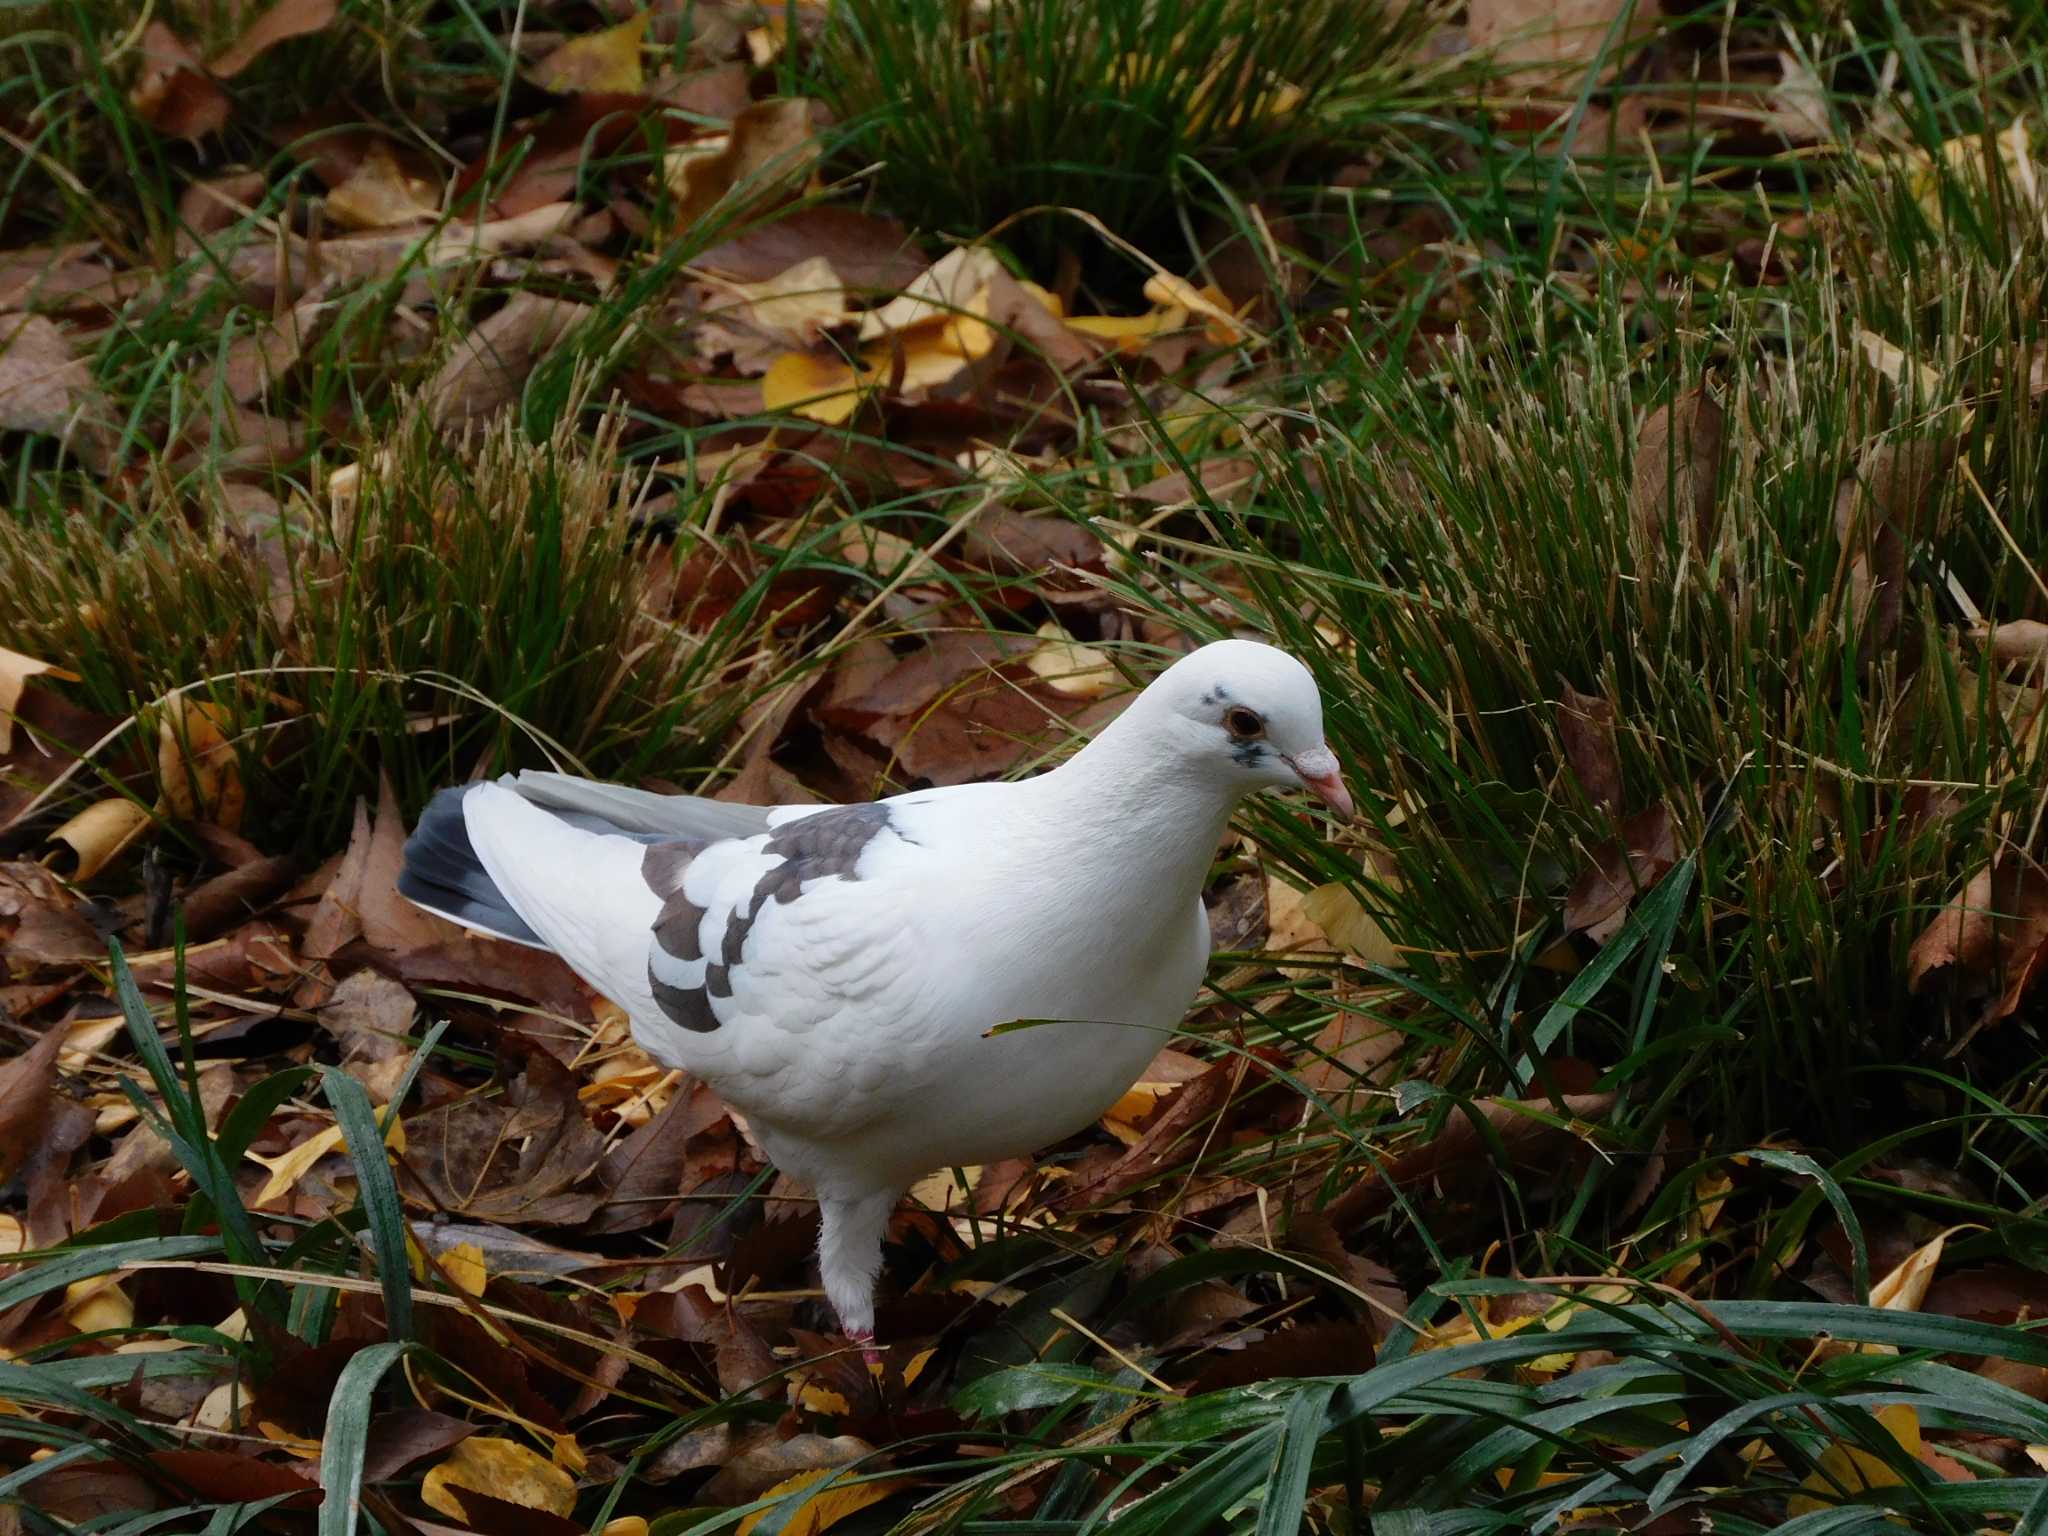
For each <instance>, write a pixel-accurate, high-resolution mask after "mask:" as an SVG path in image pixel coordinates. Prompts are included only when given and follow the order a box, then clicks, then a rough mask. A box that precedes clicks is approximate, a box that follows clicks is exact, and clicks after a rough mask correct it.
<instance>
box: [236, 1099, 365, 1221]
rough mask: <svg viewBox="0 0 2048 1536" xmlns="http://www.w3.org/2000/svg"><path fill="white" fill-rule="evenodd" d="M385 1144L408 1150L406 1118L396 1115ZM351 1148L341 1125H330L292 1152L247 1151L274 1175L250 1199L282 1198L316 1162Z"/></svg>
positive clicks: (257, 1202) (256, 1201) (263, 1202)
mask: <svg viewBox="0 0 2048 1536" xmlns="http://www.w3.org/2000/svg"><path fill="white" fill-rule="evenodd" d="M384 1144H385V1145H386V1146H387V1147H390V1148H392V1149H393V1150H395V1151H400V1152H402V1151H404V1150H405V1124H404V1122H403V1121H400V1120H396V1119H394V1120H393V1121H392V1122H391V1124H390V1125H389V1126H388V1127H387V1128H386V1129H385V1132H384ZM347 1150H348V1142H347V1139H346V1138H345V1137H344V1136H343V1135H342V1130H341V1127H340V1126H338V1125H330V1126H328V1127H327V1128H326V1129H325V1130H321V1131H315V1132H314V1133H313V1134H312V1135H311V1136H308V1137H307V1138H306V1139H305V1140H304V1141H302V1142H300V1143H299V1144H298V1145H297V1146H295V1147H293V1148H292V1149H291V1150H290V1151H289V1152H282V1153H280V1154H278V1155H277V1156H276V1157H265V1156H264V1155H263V1154H262V1153H260V1152H249V1153H245V1154H244V1155H245V1156H246V1157H247V1158H248V1159H249V1161H250V1162H252V1163H261V1164H262V1165H263V1166H264V1167H265V1168H268V1169H269V1170H270V1177H269V1178H267V1179H265V1180H264V1181H263V1187H262V1188H261V1189H259V1190H258V1191H257V1192H256V1193H255V1194H254V1195H252V1196H251V1197H250V1199H249V1203H250V1204H251V1205H255V1206H264V1205H268V1204H270V1202H271V1201H273V1200H279V1199H282V1198H283V1197H284V1196H285V1195H287V1194H289V1193H290V1192H291V1191H292V1190H293V1189H295V1188H297V1187H298V1183H299V1180H301V1179H303V1178H304V1177H305V1176H306V1175H307V1174H308V1173H310V1172H312V1170H313V1167H314V1165H315V1164H316V1163H318V1162H319V1161H320V1160H321V1159H322V1158H324V1157H330V1156H332V1155H333V1154H335V1153H337V1152H345V1151H347Z"/></svg>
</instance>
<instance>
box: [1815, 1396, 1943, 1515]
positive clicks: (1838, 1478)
mask: <svg viewBox="0 0 2048 1536" xmlns="http://www.w3.org/2000/svg"><path fill="white" fill-rule="evenodd" d="M1873 1417H1875V1418H1876V1420H1877V1422H1878V1423H1879V1424H1881V1425H1883V1426H1884V1430H1885V1433H1886V1434H1888V1435H1890V1436H1891V1437H1892V1438H1893V1439H1894V1440H1896V1441H1898V1443H1899V1447H1900V1449H1902V1450H1903V1451H1904V1452H1905V1453H1906V1454H1907V1455H1908V1456H1911V1457H1915V1458H1917V1457H1918V1456H1919V1454H1920V1417H1919V1415H1918V1414H1916V1413H1914V1412H1913V1410H1912V1408H1911V1407H1909V1406H1908V1405H1907V1404H1905V1403H1893V1404H1892V1405H1891V1406H1890V1407H1888V1408H1880V1409H1878V1410H1877V1411H1876V1413H1875V1414H1874V1415H1873ZM1903 1481H1905V1479H1904V1478H1902V1477H1900V1476H1899V1474H1898V1473H1897V1472H1895V1471H1893V1470H1892V1468H1891V1466H1890V1465H1889V1464H1888V1463H1886V1461H1885V1460H1884V1458H1883V1457H1881V1456H1874V1455H1872V1454H1871V1453H1870V1452H1869V1451H1865V1450H1861V1449H1859V1448H1858V1447H1856V1446H1853V1445H1843V1444H1840V1443H1837V1444H1834V1445H1831V1446H1829V1447H1828V1448H1827V1449H1826V1450H1824V1451H1822V1452H1821V1453H1820V1463H1819V1465H1818V1466H1816V1467H1815V1468H1814V1470H1813V1474H1812V1475H1811V1476H1810V1477H1808V1478H1807V1479H1806V1481H1805V1482H1803V1483H1801V1484H1800V1485H1799V1486H1800V1487H1801V1489H1803V1490H1805V1491H1804V1492H1801V1493H1796V1494H1794V1495H1793V1496H1792V1497H1791V1498H1789V1499H1787V1500H1786V1501H1785V1513H1786V1514H1788V1515H1791V1516H1794V1517H1795V1518H1796V1517H1797V1516H1799V1515H1808V1514H1812V1513H1813V1512H1814V1511H1815V1510H1820V1509H1832V1508H1834V1507H1835V1504H1836V1502H1837V1499H1838V1498H1839V1495H1837V1494H1836V1492H1835V1490H1836V1488H1838V1487H1839V1488H1841V1489H1843V1490H1844V1491H1845V1492H1847V1493H1851V1494H1855V1493H1861V1492H1864V1491H1865V1490H1867V1489H1872V1488H1895V1487H1897V1486H1898V1485H1899V1484H1900V1483H1902V1482H1903ZM1814 1495H1819V1497H1815V1496H1814Z"/></svg>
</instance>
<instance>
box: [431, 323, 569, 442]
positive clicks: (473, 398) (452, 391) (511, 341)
mask: <svg viewBox="0 0 2048 1536" xmlns="http://www.w3.org/2000/svg"><path fill="white" fill-rule="evenodd" d="M589 313H590V306H588V305H587V304H573V303H571V302H569V301H568V300H566V299H550V298H546V297H543V296H542V295H540V294H536V293H516V294H514V295H513V296H512V298H511V299H510V300H509V301H507V303H506V304H505V306H504V308H502V309H500V310H498V311H497V313H495V314H493V315H491V316H490V317H489V318H488V319H486V320H485V321H484V322H483V323H482V324H481V325H479V326H476V327H475V328H474V329H472V330H471V331H469V332H468V333H467V334H466V335H465V336H463V338H462V339H461V340H460V341H459V342H458V343H457V345H456V348H455V351H454V352H453V353H452V354H451V355H450V356H449V358H448V361H447V362H445V363H443V364H442V365H441V371H440V372H438V373H436V374H435V375H434V378H433V382H432V383H430V384H429V385H428V386H427V394H426V400H427V410H428V412H429V413H430V414H431V415H432V417H433V419H434V420H435V422H436V423H438V424H439V425H441V426H446V427H454V426H460V425H462V424H463V423H465V422H471V421H479V420H481V419H483V418H485V417H488V416H494V415H496V414H497V413H498V412H499V411H501V410H503V409H504V408H505V407H506V406H508V405H511V404H513V403H514V402H515V401H517V400H518V398H519V395H520V392H521V391H522V390H524V389H525V388H526V380H527V377H528V375H530V374H531V373H532V372H533V370H534V367H535V365H536V364H538V363H539V362H540V360H541V359H542V358H543V357H545V356H546V355H547V354H548V353H549V352H550V351H552V350H553V349H554V347H555V346H556V345H557V344H558V343H559V342H560V341H561V340H562V338H563V337H564V336H565V335H567V334H568V332H569V330H570V328H571V327H573V326H574V325H575V324H576V323H577V322H578V321H580V320H582V319H583V317H584V316H585V315H587V314H589Z"/></svg>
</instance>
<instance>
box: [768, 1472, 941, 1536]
mask: <svg viewBox="0 0 2048 1536" xmlns="http://www.w3.org/2000/svg"><path fill="white" fill-rule="evenodd" d="M846 1476H847V1474H844V1473H840V1472H835V1471H832V1470H830V1469H829V1468H826V1469H821V1470H819V1471H816V1472H799V1473H798V1474H797V1475H796V1476H795V1477H791V1478H785V1479H784V1480H783V1481H782V1482H779V1483H777V1484H776V1485H775V1486H774V1487H772V1488H770V1489H768V1490H767V1491H766V1492H765V1493H763V1494H762V1495H761V1497H762V1498H782V1497H787V1496H788V1495H790V1494H794V1493H798V1492H801V1491H802V1490H804V1489H806V1488H815V1489H816V1490H817V1491H816V1492H815V1493H812V1494H811V1495H810V1496H809V1497H807V1498H805V1499H804V1500H803V1502H802V1503H800V1504H799V1505H798V1506H797V1507H796V1509H795V1511H794V1512H793V1513H789V1514H787V1515H785V1513H784V1511H783V1510H782V1509H781V1508H779V1507H774V1506H771V1507H770V1508H768V1509H762V1510H756V1511H755V1512H754V1513H753V1514H751V1515H749V1516H747V1517H746V1519H744V1520H742V1521H741V1522H740V1524H739V1531H738V1536H752V1533H753V1530H754V1528H755V1527H756V1526H758V1525H759V1524H760V1523H761V1522H762V1521H763V1520H767V1519H771V1518H772V1519H774V1520H775V1522H776V1524H775V1530H776V1532H777V1533H778V1536H820V1533H821V1532H824V1531H827V1530H830V1529H831V1528H832V1527H833V1526H835V1525H837V1524H838V1523H839V1522H840V1521H841V1520H844V1519H845V1518H846V1517H847V1516H848V1515H852V1514H858V1513H859V1512H860V1511H861V1510H863V1509H866V1508H867V1507H868V1506H869V1505H870V1504H879V1503H881V1501H882V1500H884V1499H886V1498H888V1497H889V1495H890V1494H892V1493H894V1492H895V1491H896V1490H897V1489H898V1488H902V1487H904V1486H906V1484H905V1481H904V1480H903V1479H902V1478H885V1479H882V1480H880V1481H877V1482H863V1483H855V1482H849V1481H844V1480H843V1479H844V1478H845V1477H846Z"/></svg>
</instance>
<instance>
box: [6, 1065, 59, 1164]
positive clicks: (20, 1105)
mask: <svg viewBox="0 0 2048 1536" xmlns="http://www.w3.org/2000/svg"><path fill="white" fill-rule="evenodd" d="M64 1041H65V1032H64V1031H63V1030H62V1029H58V1028H51V1029H48V1030H45V1031H44V1032H43V1034H42V1035H41V1037H40V1038H38V1039H37V1041H36V1043H35V1044H34V1045H32V1046H30V1047H29V1048H28V1049H27V1050H26V1051H24V1052H23V1053H22V1054H21V1055H19V1056H16V1057H15V1058H14V1059H13V1060H11V1061H5V1062H0V1184H11V1183H13V1182H14V1176H15V1175H16V1174H18V1173H19V1172H20V1171H21V1169H22V1167H23V1165H24V1164H26V1163H27V1162H28V1160H29V1157H30V1155H31V1154H32V1153H33V1152H34V1151H35V1149H36V1146H37V1144H38V1143H39V1142H40V1141H41V1140H42V1137H43V1132H44V1128H45V1127H46V1126H47V1125H48V1124H49V1119H50V1109H51V1106H52V1104H53V1103H54V1102H55V1093H56V1087H57V1058H58V1056H59V1054H60V1053H61V1052H62V1050H63V1048H64Z"/></svg>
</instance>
